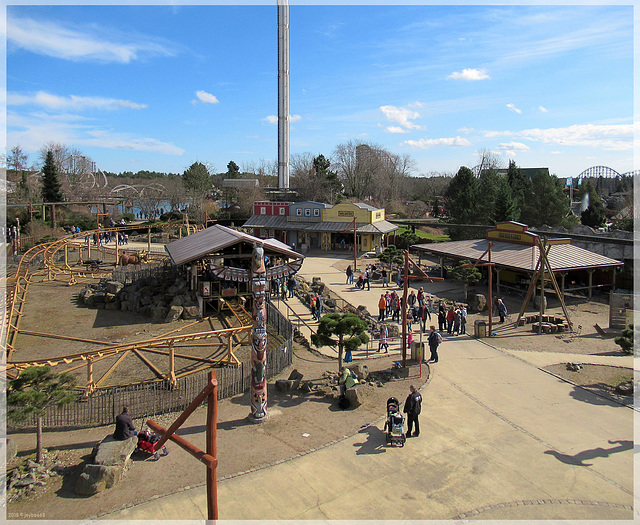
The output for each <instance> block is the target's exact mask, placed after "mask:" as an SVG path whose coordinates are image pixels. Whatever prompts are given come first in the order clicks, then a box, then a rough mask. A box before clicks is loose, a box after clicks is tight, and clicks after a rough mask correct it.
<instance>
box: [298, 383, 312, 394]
mask: <svg viewBox="0 0 640 525" xmlns="http://www.w3.org/2000/svg"><path fill="white" fill-rule="evenodd" d="M300 390H302V391H303V392H305V393H306V394H308V393H309V392H311V391H312V390H313V383H312V382H311V381H305V382H304V383H302V385H301V386H300Z"/></svg>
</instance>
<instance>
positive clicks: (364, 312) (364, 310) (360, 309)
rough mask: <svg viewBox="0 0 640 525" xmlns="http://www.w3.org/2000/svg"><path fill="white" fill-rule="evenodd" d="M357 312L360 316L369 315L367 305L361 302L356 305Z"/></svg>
mask: <svg viewBox="0 0 640 525" xmlns="http://www.w3.org/2000/svg"><path fill="white" fill-rule="evenodd" d="M357 313H358V315H360V316H361V317H367V316H369V317H371V314H370V313H369V310H367V307H366V306H364V305H362V304H361V305H359V306H358V308H357Z"/></svg>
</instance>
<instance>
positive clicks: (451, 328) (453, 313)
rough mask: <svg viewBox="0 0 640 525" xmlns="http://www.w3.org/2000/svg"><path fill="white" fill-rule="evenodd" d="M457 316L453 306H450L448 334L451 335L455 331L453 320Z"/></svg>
mask: <svg viewBox="0 0 640 525" xmlns="http://www.w3.org/2000/svg"><path fill="white" fill-rule="evenodd" d="M455 318H456V314H455V312H454V311H453V306H451V307H450V308H449V311H448V312H447V334H448V335H451V334H452V333H453V320H454V319H455Z"/></svg>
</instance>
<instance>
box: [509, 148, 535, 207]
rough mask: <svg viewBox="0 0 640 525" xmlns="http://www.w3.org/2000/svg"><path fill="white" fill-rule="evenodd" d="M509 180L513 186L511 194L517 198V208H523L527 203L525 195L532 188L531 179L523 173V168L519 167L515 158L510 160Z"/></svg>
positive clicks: (510, 185) (511, 186)
mask: <svg viewBox="0 0 640 525" xmlns="http://www.w3.org/2000/svg"><path fill="white" fill-rule="evenodd" d="M507 182H508V183H509V187H510V188H511V196H512V197H513V199H514V200H515V204H516V208H518V210H522V208H523V207H524V203H525V196H526V195H527V194H528V193H529V191H530V190H531V181H530V180H529V179H528V178H527V177H526V176H525V175H523V173H522V170H521V169H520V168H518V166H517V165H516V163H515V161H513V160H510V161H509V169H508V170H507ZM520 213H521V212H520Z"/></svg>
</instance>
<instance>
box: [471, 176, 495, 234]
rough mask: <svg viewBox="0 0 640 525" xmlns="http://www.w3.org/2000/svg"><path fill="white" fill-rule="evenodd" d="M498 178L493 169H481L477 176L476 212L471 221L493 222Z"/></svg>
mask: <svg viewBox="0 0 640 525" xmlns="http://www.w3.org/2000/svg"><path fill="white" fill-rule="evenodd" d="M500 180H501V177H500V176H499V175H498V172H497V171H496V170H495V169H486V170H483V171H482V173H481V174H480V177H478V190H477V191H478V194H477V197H476V203H477V213H476V217H475V220H474V221H473V222H474V223H475V224H493V216H494V214H495V207H496V198H497V196H498V188H499V186H500Z"/></svg>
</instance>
